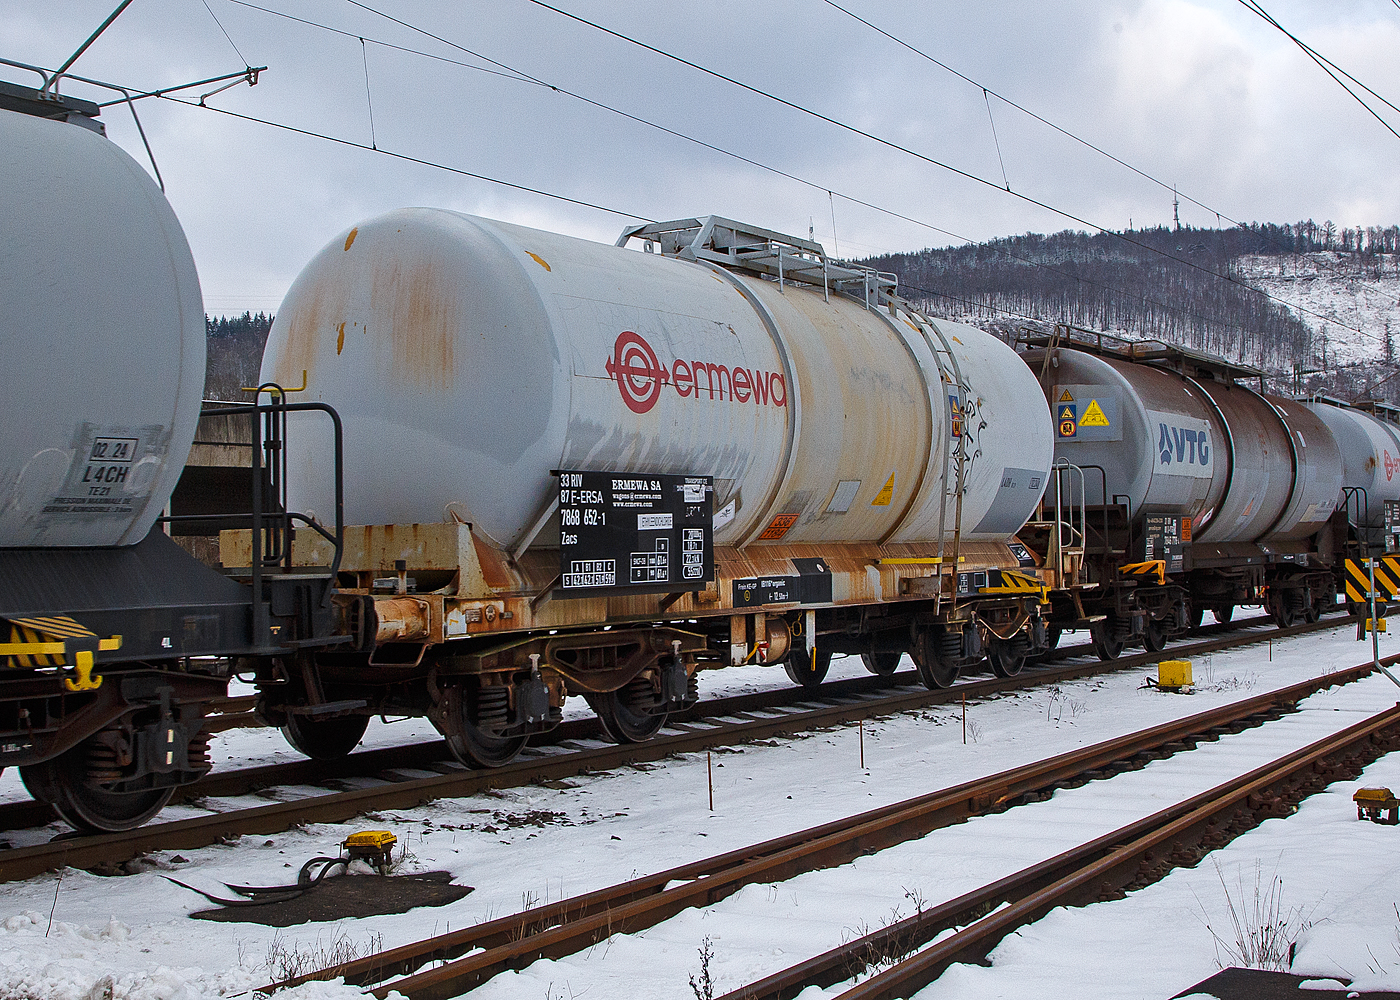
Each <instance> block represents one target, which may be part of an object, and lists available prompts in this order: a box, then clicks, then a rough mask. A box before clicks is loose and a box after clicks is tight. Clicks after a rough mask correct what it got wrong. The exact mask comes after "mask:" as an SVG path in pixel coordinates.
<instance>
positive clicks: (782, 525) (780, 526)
mask: <svg viewBox="0 0 1400 1000" xmlns="http://www.w3.org/2000/svg"><path fill="white" fill-rule="evenodd" d="M796 523H797V515H796V514H779V515H778V516H777V517H775V518H773V520H771V521H769V522H768V527H766V528H764V529H763V534H761V535H759V536H758V537H759V540H760V541H769V542H774V541H777V540H778V539H779V538H782V537H783V536H784V535H786V534H787V533H788V529H789V528H791V527H792V526H793V525H794V524H796Z"/></svg>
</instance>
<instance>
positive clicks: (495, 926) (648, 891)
mask: <svg viewBox="0 0 1400 1000" xmlns="http://www.w3.org/2000/svg"><path fill="white" fill-rule="evenodd" d="M1394 659H1400V656H1397V657H1395V658H1394ZM1372 669H1373V668H1372V665H1371V664H1370V663H1366V664H1362V665H1359V666H1356V667H1351V668H1349V669H1346V670H1342V671H1337V672H1336V673H1332V674H1327V675H1324V676H1322V677H1318V678H1312V679H1310V680H1307V681H1303V682H1300V683H1298V684H1292V685H1289V686H1288V687H1285V688H1280V689H1278V690H1276V691H1271V692H1267V693H1265V694H1262V695H1257V696H1255V697H1253V698H1248V699H1245V700H1243V701H1239V702H1235V703H1233V704H1229V705H1223V706H1220V707H1218V708H1214V709H1211V710H1209V711H1206V712H1202V713H1199V714H1197V715H1193V716H1189V717H1187V718H1185V719H1177V720H1173V721H1171V722H1167V723H1163V724H1161V725H1158V726H1154V727H1152V728H1150V729H1147V730H1143V731H1141V732H1137V733H1131V734H1128V735H1126V736H1121V737H1116V738H1114V739H1111V740H1107V741H1104V742H1102V743H1099V744H1095V745H1094V746H1090V747H1085V748H1081V749H1078V750H1073V751H1070V752H1068V753H1065V754H1060V755H1057V756H1055V757H1052V758H1049V759H1047V760H1042V761H1038V762H1035V763H1032V764H1029V765H1026V766H1023V767H1018V768H1012V769H1010V770H1007V771H1003V772H1001V773H999V774H994V775H991V776H989V777H984V778H979V779H976V780H973V781H968V782H964V783H962V784H959V785H955V786H953V787H951V788H947V789H943V790H941V791H937V792H931V793H926V794H924V795H920V796H916V797H915V798H912V799H908V800H905V801H902V802H897V803H893V804H891V805H888V806H883V807H880V808H877V809H873V810H869V811H867V812H864V813H860V814H858V815H856V816H853V817H849V818H845V819H840V820H834V821H832V822H830V823H826V824H823V825H821V826H818V827H814V828H811V829H807V830H801V831H798V832H796V833H792V834H788V835H786V836H783V837H778V838H774V839H772V840H769V841H765V842H764V843H761V844H757V845H754V846H752V847H748V848H744V849H741V850H738V851H731V852H728V853H726V854H722V855H719V856H717V857H713V858H708V859H705V860H703V861H698V862H694V863H691V864H687V865H682V866H680V867H677V868H672V869H670V870H667V871H664V872H660V873H658V874H655V875H649V876H644V877H642V878H637V879H632V880H630V881H628V882H625V883H623V884H621V885H618V886H613V887H611V888H607V889H601V890H598V891H595V892H592V893H588V894H585V895H582V896H578V897H574V898H571V899H566V900H561V901H559V902H556V903H552V904H549V905H546V906H543V907H536V908H533V909H530V910H526V911H523V912H521V913H518V914H515V915H513V916H510V917H504V918H500V919H498V920H493V921H490V922H488V923H484V924H479V925H477V926H475V927H472V928H468V929H464V930H461V931H455V932H452V933H450V934H444V935H439V936H436V937H433V938H430V939H428V940H426V941H422V942H418V943H416V944H412V945H405V946H403V947H400V948H395V949H391V950H389V951H386V952H382V953H380V954H378V955H374V956H370V957H367V958H364V959H360V960H358V961H355V962H350V963H347V964H345V965H342V966H338V967H337V968H336V969H334V970H328V971H327V972H326V973H323V974H320V975H321V976H322V977H324V976H327V975H335V976H344V977H345V981H346V982H347V983H350V984H354V985H360V986H368V985H373V984H375V983H380V982H383V981H384V980H386V979H388V978H389V977H392V976H398V975H405V974H408V973H413V972H414V971H415V970H417V969H419V968H421V967H422V966H423V965H424V964H426V963H428V962H430V961H434V960H437V961H444V960H450V959H453V958H455V957H456V956H459V955H464V954H466V953H467V952H474V953H473V954H470V955H467V957H465V958H460V959H458V960H457V961H454V962H452V963H451V964H450V965H444V966H441V967H439V968H436V969H431V970H428V971H425V972H419V973H417V974H416V975H411V976H410V978H408V979H401V980H396V981H395V982H393V983H392V984H391V985H386V986H384V987H383V988H381V989H379V990H377V991H376V995H377V996H380V997H384V996H386V995H387V994H388V993H389V992H390V991H392V990H397V991H398V992H399V993H401V994H403V995H404V996H407V997H410V998H412V1000H435V998H447V997H454V996H458V995H459V994H461V993H462V992H465V991H466V990H469V989H471V988H473V987H475V986H477V985H479V984H480V983H482V982H484V981H485V980H487V979H489V978H491V977H492V976H494V975H497V974H499V973H500V972H503V971H506V970H507V969H511V968H521V967H523V966H525V965H528V964H529V963H531V962H533V961H535V960H537V959H539V958H558V957H561V956H564V955H568V954H572V953H574V952H577V951H579V950H581V949H583V948H586V947H588V946H590V945H592V944H595V943H596V942H598V941H600V940H603V939H605V938H606V937H608V936H610V935H611V934H613V933H618V932H628V933H631V932H635V931H638V930H642V929H644V928H646V927H649V926H652V925H654V924H656V923H657V922H659V921H661V920H664V919H666V918H668V917H670V916H673V915H674V914H676V913H678V912H680V911H681V910H684V909H686V908H689V907H695V906H706V905H710V904H712V903H714V902H716V901H718V900H720V899H723V898H724V897H726V896H728V895H730V894H731V893H733V892H736V891H738V890H739V889H741V888H743V887H744V886H745V885H749V884H753V883H765V882H774V881H782V880H785V879H788V878H792V877H793V876H795V875H798V874H801V873H803V872H807V871H812V870H815V869H819V868H826V867H832V866H835V865H840V864H845V863H847V862H849V861H851V860H852V859H854V858H855V857H856V856H858V855H860V854H865V853H869V852H871V851H874V850H880V849H884V848H887V847H890V846H893V845H894V844H897V843H901V842H903V841H906V840H910V839H913V838H916V837H920V836H923V835H924V834H926V833H928V832H929V831H930V830H934V829H938V828H940V827H944V826H948V825H951V824H953V823H957V822H960V821H962V820H965V819H967V818H968V817H969V816H973V815H978V814H983V813H986V812H990V811H996V810H1000V809H1004V808H1008V807H1009V806H1011V805H1012V804H1015V802H1016V801H1017V800H1018V799H1020V800H1023V801H1024V800H1025V799H1026V798H1027V797H1034V796H1037V795H1039V794H1041V793H1043V792H1044V791H1045V790H1047V789H1051V788H1055V787H1063V786H1064V785H1065V784H1067V783H1073V782H1075V781H1080V782H1082V781H1087V780H1093V779H1094V778H1101V777H1106V776H1107V772H1108V771H1112V773H1118V772H1119V771H1121V770H1127V769H1130V768H1132V767H1136V766H1142V765H1144V764H1145V763H1146V762H1147V760H1148V759H1157V758H1160V757H1163V756H1169V755H1170V754H1171V753H1173V752H1176V751H1179V750H1182V749H1186V748H1187V747H1188V745H1193V743H1192V741H1199V740H1203V739H1214V738H1218V737H1219V736H1220V735H1221V734H1222V733H1223V732H1226V731H1230V730H1231V728H1232V727H1241V728H1242V727H1243V726H1244V725H1246V724H1247V722H1246V720H1250V719H1254V720H1257V721H1261V722H1262V721H1264V720H1263V719H1262V718H1261V716H1264V715H1266V714H1269V713H1278V712H1280V711H1281V710H1286V709H1288V708H1291V707H1292V706H1294V705H1296V703H1297V702H1298V701H1299V700H1301V699H1302V698H1304V697H1307V696H1308V695H1309V694H1312V693H1314V692H1316V691H1318V690H1321V689H1323V688H1327V687H1330V686H1332V685H1334V684H1345V683H1351V682H1352V681H1355V680H1358V679H1360V678H1362V677H1365V676H1368V675H1369V674H1370V673H1371V672H1372ZM1273 717H1277V714H1274V715H1273ZM476 949H482V950H480V951H475V950H476ZM312 978H317V974H312V975H308V976H304V977H299V978H298V979H293V980H288V981H287V982H284V983H278V984H275V987H268V988H265V989H268V990H270V989H272V988H278V989H280V988H284V987H288V986H293V985H296V984H297V983H300V982H305V981H307V980H308V979H312ZM843 978H844V977H843ZM834 981H839V979H837V980H834Z"/></svg>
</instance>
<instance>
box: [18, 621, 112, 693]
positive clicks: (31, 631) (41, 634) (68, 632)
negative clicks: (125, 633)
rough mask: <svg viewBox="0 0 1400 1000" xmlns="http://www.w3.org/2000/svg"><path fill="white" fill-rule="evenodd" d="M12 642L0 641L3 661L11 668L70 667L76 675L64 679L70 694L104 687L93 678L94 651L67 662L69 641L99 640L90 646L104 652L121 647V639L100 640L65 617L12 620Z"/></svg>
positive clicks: (77, 654) (83, 651) (82, 651)
mask: <svg viewBox="0 0 1400 1000" xmlns="http://www.w3.org/2000/svg"><path fill="white" fill-rule="evenodd" d="M9 639H10V641H9V642H0V658H4V659H6V660H7V661H8V663H7V665H8V666H11V667H62V666H71V667H72V668H73V670H74V674H75V676H74V677H65V678H64V679H63V686H64V687H66V688H67V689H68V690H69V691H95V690H97V688H99V687H101V686H102V677H101V676H100V675H98V676H93V673H92V669H93V663H94V659H93V650H92V649H80V650H76V651H75V652H74V654H73V661H74V662H73V663H71V664H70V663H67V662H66V661H67V658H68V643H67V641H66V640H69V639H97V641H96V642H95V643H92V644H91V645H92V646H94V647H95V649H97V650H101V651H103V652H110V651H112V650H116V649H121V648H122V637H121V636H119V635H114V636H111V637H109V638H106V639H98V638H97V633H95V632H93V631H92V630H91V629H89V628H86V627H84V626H83V625H80V624H79V623H78V622H76V621H74V620H73V619H72V618H68V617H66V616H62V615H60V616H55V617H51V618H12V619H10V636H9Z"/></svg>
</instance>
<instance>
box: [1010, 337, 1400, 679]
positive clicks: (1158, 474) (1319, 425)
mask: <svg viewBox="0 0 1400 1000" xmlns="http://www.w3.org/2000/svg"><path fill="white" fill-rule="evenodd" d="M1062 329H1063V328H1061V329H1060V330H1057V331H1056V335H1055V336H1053V337H1050V338H1043V337H1042V338H1037V339H1033V340H1031V341H1029V342H1028V344H1027V347H1028V349H1027V350H1025V351H1023V353H1022V358H1023V359H1024V361H1025V362H1026V364H1027V365H1028V366H1029V368H1030V370H1031V371H1032V372H1034V373H1036V375H1037V376H1038V377H1039V379H1040V382H1041V388H1042V391H1043V392H1044V394H1045V398H1046V400H1047V401H1048V402H1049V403H1050V404H1051V409H1052V416H1053V419H1054V421H1055V456H1056V466H1057V471H1056V473H1055V476H1054V482H1052V483H1051V484H1050V488H1049V491H1048V492H1047V505H1049V504H1051V503H1055V504H1058V510H1059V513H1060V515H1061V516H1060V517H1056V518H1054V519H1053V520H1055V521H1062V522H1063V524H1062V526H1061V527H1060V528H1059V529H1058V530H1056V529H1052V528H1051V527H1049V526H1048V525H1046V526H1042V527H1041V528H1040V529H1038V530H1037V529H1036V528H1035V526H1032V527H1031V529H1030V530H1029V531H1028V532H1027V533H1026V536H1025V537H1026V539H1027V541H1028V542H1030V543H1031V546H1032V548H1036V549H1037V550H1039V551H1043V552H1044V553H1045V556H1046V558H1047V559H1049V560H1050V561H1051V562H1070V561H1074V562H1076V565H1077V566H1078V567H1079V568H1080V569H1081V571H1082V573H1083V577H1082V579H1083V581H1084V582H1083V584H1082V585H1079V586H1072V587H1069V588H1066V589H1064V590H1061V591H1059V592H1057V593H1056V594H1055V595H1054V599H1053V604H1054V607H1055V611H1054V615H1053V617H1054V620H1055V622H1056V623H1059V624H1061V625H1063V626H1065V627H1070V626H1071V625H1075V626H1083V625H1084V624H1089V626H1090V630H1091V633H1092V635H1093V639H1094V644H1095V647H1096V649H1097V651H1098V653H1099V655H1100V656H1101V657H1103V658H1105V659H1112V658H1114V657H1116V656H1117V655H1118V654H1119V653H1120V652H1121V651H1122V649H1123V647H1124V645H1125V644H1127V643H1130V642H1134V641H1138V640H1140V641H1141V642H1142V643H1143V644H1144V645H1145V646H1146V647H1147V648H1148V649H1149V650H1154V651H1155V650H1160V649H1161V648H1162V647H1163V646H1164V645H1165V643H1166V642H1167V640H1168V638H1169V637H1171V636H1172V635H1174V634H1177V633H1179V632H1181V631H1184V630H1185V628H1186V627H1187V626H1188V625H1192V624H1197V623H1199V622H1200V620H1201V617H1202V614H1203V612H1204V611H1205V610H1206V609H1209V610H1211V611H1212V612H1213V613H1214V614H1215V616H1216V618H1218V619H1220V620H1229V618H1230V616H1231V614H1232V613H1233V610H1234V607H1235V606H1236V605H1239V604H1263V605H1264V606H1265V607H1266V608H1267V609H1268V611H1269V613H1270V614H1271V615H1272V616H1273V618H1274V620H1275V621H1276V622H1277V623H1278V624H1279V625H1280V626H1287V625H1291V624H1293V623H1295V622H1296V621H1298V620H1301V619H1306V620H1308V621H1315V620H1316V619H1317V616H1318V615H1319V614H1320V613H1321V612H1322V611H1323V610H1325V609H1327V608H1330V607H1331V606H1334V605H1335V604H1336V603H1337V598H1336V594H1337V590H1338V588H1337V577H1336V575H1335V574H1336V567H1337V565H1338V564H1339V561H1340V559H1341V558H1342V557H1343V556H1345V555H1346V554H1348V546H1354V545H1355V544H1356V541H1357V535H1356V534H1355V532H1354V531H1352V530H1350V528H1351V527H1358V528H1360V529H1361V530H1362V531H1363V533H1364V532H1366V531H1374V533H1375V536H1376V538H1377V539H1379V534H1380V532H1379V530H1378V529H1379V528H1380V527H1381V526H1382V525H1381V522H1380V520H1379V519H1380V518H1382V517H1383V513H1384V510H1383V507H1384V504H1383V501H1384V500H1385V499H1387V498H1388V497H1389V496H1390V494H1391V492H1392V491H1391V490H1390V489H1388V488H1382V487H1381V486H1380V484H1379V483H1378V481H1377V480H1378V478H1380V477H1381V476H1383V471H1382V472H1380V473H1379V474H1378V473H1377V468H1378V465H1381V464H1383V459H1382V453H1383V452H1384V449H1385V447H1386V445H1385V442H1387V441H1388V442H1390V445H1389V446H1390V447H1391V448H1393V447H1394V440H1395V439H1394V437H1393V436H1391V435H1390V432H1389V431H1388V430H1387V429H1386V428H1384V427H1383V426H1381V422H1380V421H1377V420H1375V419H1374V418H1372V417H1370V416H1368V415H1367V414H1364V413H1362V412H1360V411H1358V410H1354V409H1349V408H1346V407H1340V406H1336V405H1332V404H1329V403H1323V402H1320V401H1319V402H1313V403H1304V402H1301V401H1298V400H1293V399H1287V398H1283V397H1279V396H1272V395H1268V394H1265V393H1263V392H1262V391H1258V390H1256V389H1254V388H1251V387H1250V386H1249V385H1248V384H1247V383H1248V381H1250V380H1254V379H1260V386H1261V389H1262V376H1263V375H1264V373H1263V372H1261V371H1258V370H1257V369H1253V368H1248V367H1245V366H1241V365H1236V364H1232V363H1229V362H1227V361H1224V360H1222V359H1219V358H1214V357H1210V356H1207V355H1204V354H1201V353H1198V352H1194V351H1190V350H1187V349H1183V348H1179V347H1173V346H1168V345H1165V344H1162V343H1160V342H1156V341H1152V342H1125V341H1116V340H1115V339H1113V338H1109V337H1105V336H1098V335H1088V336H1084V335H1079V334H1074V333H1069V334H1065V335H1063V336H1062V335H1061V332H1062ZM1333 427H1335V428H1337V429H1339V430H1342V431H1343V432H1344V433H1343V436H1338V435H1337V434H1334V432H1333V430H1332V429H1330V428H1333ZM1390 453H1391V454H1400V452H1390ZM1393 464H1394V462H1393V460H1392V465H1393ZM1344 486H1345V487H1346V490H1347V493H1346V494H1345V495H1344ZM1397 486H1400V483H1397ZM1347 496H1350V497H1351V498H1352V499H1351V501H1348V500H1347V499H1346V498H1347ZM1368 498H1369V500H1370V503H1371V504H1376V503H1377V502H1378V501H1380V504H1379V506H1378V508H1377V509H1376V510H1375V511H1371V510H1370V507H1369V506H1368V504H1367V500H1368ZM1349 509H1351V510H1352V511H1353V512H1354V513H1353V514H1352V516H1351V517H1350V518H1349V515H1348V510H1349ZM1368 512H1369V513H1368ZM1368 518H1370V520H1369V521H1368V520H1367V519H1368ZM1349 521H1350V524H1349ZM1367 525H1370V527H1367ZM1364 537H1366V536H1364V534H1363V538H1364Z"/></svg>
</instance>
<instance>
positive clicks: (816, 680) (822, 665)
mask: <svg viewBox="0 0 1400 1000" xmlns="http://www.w3.org/2000/svg"><path fill="white" fill-rule="evenodd" d="M895 662H896V663H898V662H899V661H898V660H896V661H895ZM783 669H784V670H786V671H787V675H788V676H789V677H790V678H792V682H793V683H794V684H801V685H802V686H803V687H805V688H815V687H820V686H821V683H822V681H824V680H825V679H826V672H827V671H828V670H830V669H831V650H829V649H818V650H817V654H816V655H815V656H813V655H812V654H811V653H808V652H807V647H806V646H804V645H802V644H801V643H793V646H792V652H790V653H788V658H787V659H786V660H784V661H783Z"/></svg>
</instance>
